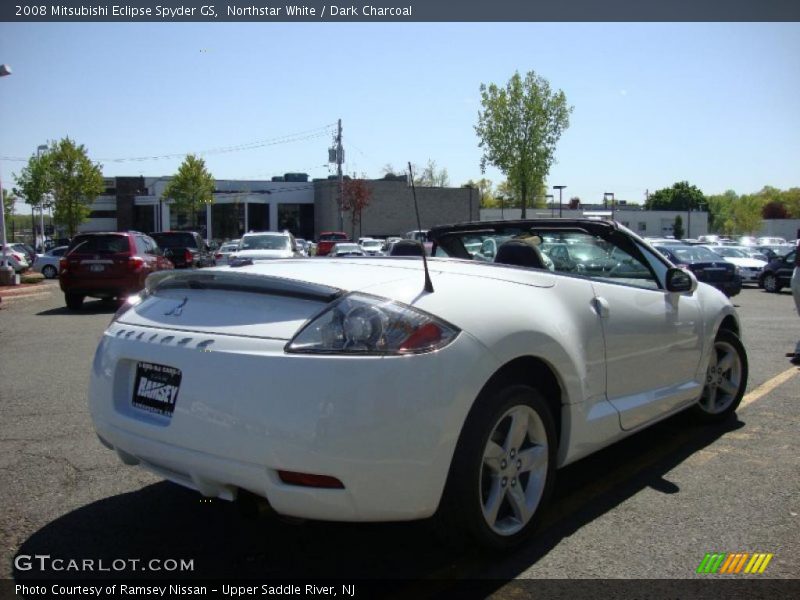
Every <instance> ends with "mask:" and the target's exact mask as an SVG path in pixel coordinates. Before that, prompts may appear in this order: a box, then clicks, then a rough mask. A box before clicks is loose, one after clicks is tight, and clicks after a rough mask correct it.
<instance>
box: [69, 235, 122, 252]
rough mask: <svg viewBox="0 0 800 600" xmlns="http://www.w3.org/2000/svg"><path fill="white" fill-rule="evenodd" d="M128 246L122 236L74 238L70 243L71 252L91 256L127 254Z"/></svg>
mask: <svg viewBox="0 0 800 600" xmlns="http://www.w3.org/2000/svg"><path fill="white" fill-rule="evenodd" d="M129 251H130V244H129V243H128V238H127V237H126V236H124V235H90V236H86V237H80V236H79V237H76V238H75V240H74V241H73V243H72V250H70V253H72V252H86V253H91V254H115V253H117V252H129Z"/></svg>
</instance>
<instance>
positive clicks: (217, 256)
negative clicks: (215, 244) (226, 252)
mask: <svg viewBox="0 0 800 600" xmlns="http://www.w3.org/2000/svg"><path fill="white" fill-rule="evenodd" d="M214 258H215V259H217V260H220V259H221V258H222V254H221V253H220V252H217V253H216V254H215V255H214Z"/></svg>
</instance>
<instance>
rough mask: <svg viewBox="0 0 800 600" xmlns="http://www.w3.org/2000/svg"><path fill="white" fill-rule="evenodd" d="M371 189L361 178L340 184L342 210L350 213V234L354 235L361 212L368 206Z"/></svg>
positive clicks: (353, 236) (359, 221)
mask: <svg viewBox="0 0 800 600" xmlns="http://www.w3.org/2000/svg"><path fill="white" fill-rule="evenodd" d="M371 199H372V190H371V189H370V187H369V186H368V185H367V182H366V181H364V180H363V179H348V180H346V181H345V182H344V183H343V184H342V211H343V212H349V213H350V235H351V236H352V238H353V239H355V237H356V225H357V224H359V223H361V213H362V212H363V211H364V209H365V208H366V207H367V206H369V202H370V200H371Z"/></svg>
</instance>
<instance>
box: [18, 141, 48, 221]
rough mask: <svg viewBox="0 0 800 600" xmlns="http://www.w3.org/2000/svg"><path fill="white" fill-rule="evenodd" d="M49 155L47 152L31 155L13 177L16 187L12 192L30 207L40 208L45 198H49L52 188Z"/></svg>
mask: <svg viewBox="0 0 800 600" xmlns="http://www.w3.org/2000/svg"><path fill="white" fill-rule="evenodd" d="M50 162H51V157H50V155H49V150H48V152H45V153H44V154H41V155H33V156H31V157H30V158H29V159H28V163H27V164H26V165H25V166H24V167H23V168H22V170H21V171H20V173H19V175H17V176H16V177H15V178H14V179H15V180H16V182H17V187H15V188H14V194H15V195H17V196H19V197H20V198H22V199H23V200H24V201H25V204H27V205H29V206H30V207H32V208H37V209H38V208H42V207H43V205H44V204H45V202H46V200H45V199H49V198H51V196H49V194H48V192H50V191H51V189H52V183H51V179H52V172H51V166H50Z"/></svg>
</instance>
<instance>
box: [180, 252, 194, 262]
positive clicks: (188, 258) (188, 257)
mask: <svg viewBox="0 0 800 600" xmlns="http://www.w3.org/2000/svg"><path fill="white" fill-rule="evenodd" d="M183 260H185V261H186V262H187V263H190V262H193V261H194V254H192V253H191V251H189V250H184V251H183Z"/></svg>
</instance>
